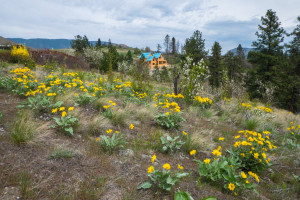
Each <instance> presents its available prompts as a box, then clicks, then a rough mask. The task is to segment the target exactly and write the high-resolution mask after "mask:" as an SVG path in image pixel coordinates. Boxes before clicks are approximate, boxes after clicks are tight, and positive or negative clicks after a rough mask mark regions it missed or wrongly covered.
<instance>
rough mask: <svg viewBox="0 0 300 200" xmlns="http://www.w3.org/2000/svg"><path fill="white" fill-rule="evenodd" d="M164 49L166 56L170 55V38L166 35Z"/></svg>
mask: <svg viewBox="0 0 300 200" xmlns="http://www.w3.org/2000/svg"><path fill="white" fill-rule="evenodd" d="M164 45H165V48H166V54H169V53H170V51H169V50H170V36H169V35H168V34H167V35H166V37H165V42H164Z"/></svg>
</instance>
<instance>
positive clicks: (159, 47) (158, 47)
mask: <svg viewBox="0 0 300 200" xmlns="http://www.w3.org/2000/svg"><path fill="white" fill-rule="evenodd" d="M160 50H161V46H160V44H157V51H156V52H157V53H160Z"/></svg>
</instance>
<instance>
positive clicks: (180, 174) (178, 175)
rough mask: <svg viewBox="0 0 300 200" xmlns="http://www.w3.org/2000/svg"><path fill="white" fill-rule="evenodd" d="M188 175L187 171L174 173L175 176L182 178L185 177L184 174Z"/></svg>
mask: <svg viewBox="0 0 300 200" xmlns="http://www.w3.org/2000/svg"><path fill="white" fill-rule="evenodd" d="M188 175H189V173H186V172H185V173H178V174H176V178H182V177H185V176H188Z"/></svg>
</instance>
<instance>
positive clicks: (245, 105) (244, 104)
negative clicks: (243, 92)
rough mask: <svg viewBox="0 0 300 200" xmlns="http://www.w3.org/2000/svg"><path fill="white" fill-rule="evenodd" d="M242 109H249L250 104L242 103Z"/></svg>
mask: <svg viewBox="0 0 300 200" xmlns="http://www.w3.org/2000/svg"><path fill="white" fill-rule="evenodd" d="M242 107H246V108H251V104H250V103H242Z"/></svg>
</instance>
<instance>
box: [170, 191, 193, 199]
mask: <svg viewBox="0 0 300 200" xmlns="http://www.w3.org/2000/svg"><path fill="white" fill-rule="evenodd" d="M174 200H194V199H193V197H192V196H191V194H190V193H188V192H184V191H180V190H179V191H177V192H176V193H175V196H174Z"/></svg>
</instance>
